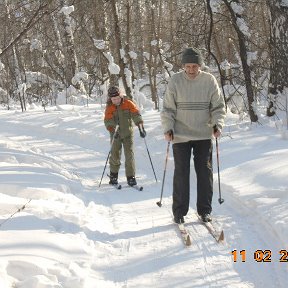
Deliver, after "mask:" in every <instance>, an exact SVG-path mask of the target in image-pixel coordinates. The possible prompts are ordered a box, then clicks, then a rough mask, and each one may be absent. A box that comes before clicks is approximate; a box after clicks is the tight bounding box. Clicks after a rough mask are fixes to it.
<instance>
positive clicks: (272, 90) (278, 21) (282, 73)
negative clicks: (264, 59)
mask: <svg viewBox="0 0 288 288" xmlns="http://www.w3.org/2000/svg"><path fill="white" fill-rule="evenodd" d="M267 5H268V7H269V9H270V29H271V33H270V81H269V90H268V92H269V99H270V102H269V106H268V108H267V115H268V116H273V115H274V114H275V106H276V105H277V104H276V102H277V95H278V94H279V93H282V92H283V90H284V88H285V87H286V88H287V87H288V78H287V75H288V65H287V63H288V35H287V31H288V5H287V4H284V2H283V1H281V0H267Z"/></svg>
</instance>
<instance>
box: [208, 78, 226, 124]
mask: <svg viewBox="0 0 288 288" xmlns="http://www.w3.org/2000/svg"><path fill="white" fill-rule="evenodd" d="M211 87H212V88H211V102H210V103H211V104H210V112H211V125H212V127H213V126H214V125H217V127H219V128H220V129H222V128H223V126H224V120H225V117H226V108H225V101H224V97H223V95H222V93H221V91H220V88H219V85H218V83H217V80H216V78H215V77H214V76H212V86H211Z"/></svg>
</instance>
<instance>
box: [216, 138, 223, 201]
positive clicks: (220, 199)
mask: <svg viewBox="0 0 288 288" xmlns="http://www.w3.org/2000/svg"><path fill="white" fill-rule="evenodd" d="M216 155H217V169H218V186H219V199H218V202H219V204H220V205H221V204H222V203H223V202H224V199H223V198H222V197H221V185H220V171H219V170H220V168H219V166H220V165H219V146H218V138H216Z"/></svg>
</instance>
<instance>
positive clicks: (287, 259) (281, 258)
mask: <svg viewBox="0 0 288 288" xmlns="http://www.w3.org/2000/svg"><path fill="white" fill-rule="evenodd" d="M231 254H232V259H233V261H234V262H246V260H247V251H246V250H240V251H238V250H233V251H231ZM252 254H253V259H254V260H255V261H256V262H259V263H261V262H262V263H263V262H272V259H274V258H272V251H271V250H260V249H259V250H255V251H254V252H252ZM273 256H274V255H273ZM275 261H276V260H275ZM277 261H278V262H282V263H288V251H287V250H284V249H283V250H280V251H278V255H277Z"/></svg>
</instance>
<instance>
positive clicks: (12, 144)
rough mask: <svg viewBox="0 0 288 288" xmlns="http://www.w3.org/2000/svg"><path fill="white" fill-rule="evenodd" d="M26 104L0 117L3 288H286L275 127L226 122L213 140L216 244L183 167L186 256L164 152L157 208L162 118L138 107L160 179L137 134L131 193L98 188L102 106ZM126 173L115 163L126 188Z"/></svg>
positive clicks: (284, 200)
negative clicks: (219, 239)
mask: <svg viewBox="0 0 288 288" xmlns="http://www.w3.org/2000/svg"><path fill="white" fill-rule="evenodd" d="M33 108H34V109H33V110H29V111H27V112H25V113H21V112H20V110H14V111H13V110H9V111H7V110H0V120H1V124H2V125H1V126H0V133H1V139H0V188H1V190H0V193H1V194H0V195H1V197H0V208H1V209H0V211H1V217H0V218H1V219H0V239H1V245H0V287H1V288H2V287H3V288H8V287H9V288H10V287H17V288H58V287H64V288H71V287H73V288H96V287H101V288H102V287H103V288H105V287H109V288H110V287H111V288H114V287H117V288H118V287H131V288H132V287H159V288H164V287H173V288H174V287H227V288H228V287H229V288H230V287H237V288H239V287H245V288H246V287H286V284H285V283H286V282H287V270H288V268H287V262H286V263H285V262H280V261H279V259H280V257H281V253H279V251H280V250H284V251H287V250H288V246H287V240H288V231H287V221H288V209H287V208H288V180H287V174H288V167H287V162H288V145H287V140H285V139H284V138H283V137H282V136H281V133H283V130H278V129H277V128H276V127H275V122H273V119H265V118H264V117H263V118H261V121H262V125H258V124H253V125H251V124H250V123H246V122H239V121H238V119H236V118H235V116H233V115H232V114H229V115H228V117H227V121H226V127H225V129H224V131H223V137H222V138H221V139H220V140H219V154H220V172H221V193H222V197H223V198H224V199H225V202H224V203H223V204H222V205H220V204H219V203H218V196H219V195H218V181H217V168H216V167H215V165H216V156H215V153H214V159H215V160H214V170H215V183H214V184H215V195H214V202H213V218H214V221H215V222H216V223H218V225H221V226H222V228H223V229H224V233H225V242H224V243H223V244H217V243H216V242H215V240H214V239H213V238H212V237H211V235H210V234H208V232H207V230H206V228H205V227H204V226H202V225H201V224H199V223H198V222H197V218H196V215H195V173H194V169H193V164H192V162H191V166H192V167H191V202H190V211H189V213H188V215H187V217H186V222H187V227H188V229H189V231H190V233H191V236H192V245H191V246H190V247H189V248H186V247H184V246H183V243H182V240H181V238H180V237H179V235H178V234H177V233H178V231H177V230H176V228H175V225H174V224H173V223H172V212H171V203H172V198H171V193H172V182H173V179H172V178H173V156H172V151H171V150H170V152H169V155H168V166H167V173H166V178H165V185H164V194H163V201H162V204H163V206H162V207H161V208H159V207H158V206H157V205H156V202H157V201H159V196H160V191H161V186H162V176H163V169H164V162H165V156H166V147H167V143H166V142H165V141H164V140H163V135H162V129H161V124H160V117H159V112H157V111H154V110H152V109H147V108H145V109H144V110H143V111H142V115H143V118H144V121H145V130H146V131H147V137H146V141H147V147H148V149H149V152H150V154H151V157H152V161H153V165H154V168H155V171H156V175H157V178H158V182H157V183H156V182H155V179H154V175H153V172H152V169H151V165H150V162H149V158H148V155H147V150H146V147H145V145H144V141H143V139H142V138H140V137H139V132H138V130H137V129H136V128H135V136H134V139H135V155H136V166H137V181H138V184H140V185H143V186H144V190H143V191H142V192H139V191H136V190H134V189H132V188H127V187H126V188H123V189H122V190H116V189H114V188H112V187H109V185H107V183H108V180H107V177H106V175H105V177H104V179H103V181H102V185H101V187H99V181H100V178H101V175H102V172H103V169H104V165H105V161H106V158H107V155H108V152H109V137H108V133H107V132H106V130H105V128H104V126H103V112H104V111H103V110H101V109H104V108H101V106H100V105H98V104H94V105H92V104H91V105H90V106H89V107H84V106H69V105H62V106H57V107H50V108H49V107H47V109H46V110H47V112H43V110H42V109H41V108H39V107H38V108H37V107H35V106H34V107H33ZM278 125H279V123H278ZM106 172H108V169H107V170H106ZM105 174H106V173H105ZM124 174H125V173H124V165H123V164H122V166H121V169H120V181H121V182H122V183H123V186H125V176H124ZM233 250H236V254H237V255H238V257H237V261H236V262H234V261H233V258H232V254H231V252H232V251H233ZM244 250H245V251H244ZM257 250H263V251H265V250H267V251H268V250H271V253H272V256H271V262H270V263H269V262H267V263H264V262H259V263H258V262H256V261H255V260H254V253H255V252H256V251H257ZM240 251H244V252H245V253H246V262H242V261H241V260H242V258H241V255H240ZM267 251H266V252H265V253H268V252H267ZM244 252H241V253H242V254H243V253H244ZM283 253H284V252H283ZM256 256H257V253H256ZM286 260H287V257H286Z"/></svg>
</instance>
